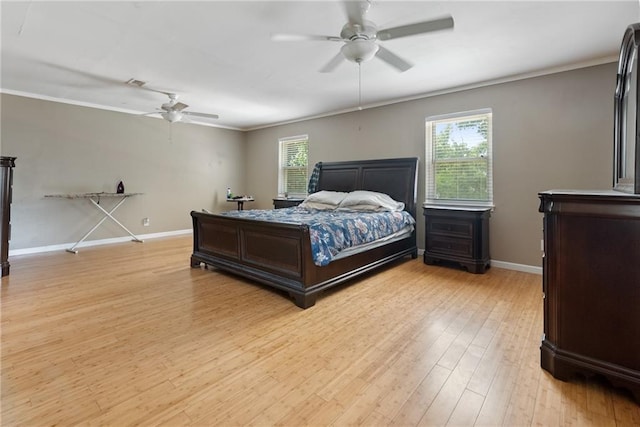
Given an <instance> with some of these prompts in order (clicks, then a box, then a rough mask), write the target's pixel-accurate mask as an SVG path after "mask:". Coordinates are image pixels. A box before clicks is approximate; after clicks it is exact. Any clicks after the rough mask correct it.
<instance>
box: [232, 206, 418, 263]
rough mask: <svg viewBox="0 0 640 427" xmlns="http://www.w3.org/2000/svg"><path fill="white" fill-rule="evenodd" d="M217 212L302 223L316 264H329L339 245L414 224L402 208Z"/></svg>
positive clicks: (370, 239)
mask: <svg viewBox="0 0 640 427" xmlns="http://www.w3.org/2000/svg"><path fill="white" fill-rule="evenodd" d="M220 215H224V216H231V217H238V218H248V219H255V220H259V221H270V222H280V223H286V224H306V225H307V226H308V227H309V234H310V236H311V252H312V253H313V262H314V264H316V265H318V266H323V265H327V264H329V262H331V260H332V259H333V257H334V256H336V255H337V254H338V253H339V252H340V251H341V250H343V249H347V248H350V247H354V246H358V245H361V244H364V243H369V242H373V241H375V240H378V239H381V238H383V237H386V236H388V235H390V234H393V233H395V232H397V231H399V230H401V229H403V228H405V227H407V226H413V225H414V224H415V220H414V219H413V217H412V216H411V214H409V213H408V212H406V211H402V212H374V213H369V212H340V211H317V210H307V209H303V208H300V207H293V208H285V209H268V210H260V209H251V210H243V211H228V212H223V213H221V214H220Z"/></svg>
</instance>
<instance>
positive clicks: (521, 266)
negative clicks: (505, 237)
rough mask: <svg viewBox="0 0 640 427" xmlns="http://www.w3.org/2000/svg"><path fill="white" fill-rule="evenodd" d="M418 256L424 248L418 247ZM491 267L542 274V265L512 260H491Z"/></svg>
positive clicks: (422, 252)
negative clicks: (517, 262)
mask: <svg viewBox="0 0 640 427" xmlns="http://www.w3.org/2000/svg"><path fill="white" fill-rule="evenodd" d="M418 254H419V255H420V256H422V255H424V249H418ZM491 266H492V267H498V268H504V269H505V270H515V271H522V272H524V273H532V274H540V275H541V274H542V267H536V266H534V265H526V264H516V263H514V262H506V261H497V260H495V259H492V260H491Z"/></svg>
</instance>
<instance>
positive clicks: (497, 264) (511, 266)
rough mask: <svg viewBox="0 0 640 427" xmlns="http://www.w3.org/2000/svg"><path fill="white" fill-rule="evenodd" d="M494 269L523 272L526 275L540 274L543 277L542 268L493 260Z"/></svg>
mask: <svg viewBox="0 0 640 427" xmlns="http://www.w3.org/2000/svg"><path fill="white" fill-rule="evenodd" d="M491 266H492V267H498V268H504V269H506V270H516V271H522V272H524V273H532V274H540V275H542V267H536V266H535V265H526V264H516V263H513V262H506V261H496V260H493V259H492V260H491Z"/></svg>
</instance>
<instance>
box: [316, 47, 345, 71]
mask: <svg viewBox="0 0 640 427" xmlns="http://www.w3.org/2000/svg"><path fill="white" fill-rule="evenodd" d="M343 60H344V55H343V54H342V52H338V53H337V54H336V55H335V56H334V57H333V58H331V60H329V62H327V63H326V65H325V66H324V67H322V68H320V72H321V73H330V72H332V71H333V70H335V69H336V67H337V66H338V65H340V64H341V63H342V61H343Z"/></svg>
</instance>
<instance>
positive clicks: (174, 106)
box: [126, 79, 218, 123]
mask: <svg viewBox="0 0 640 427" xmlns="http://www.w3.org/2000/svg"><path fill="white" fill-rule="evenodd" d="M126 84H128V85H132V86H137V87H140V88H143V89H146V90H150V91H152V92H158V93H163V94H165V95H167V96H168V97H169V101H168V102H165V103H164V104H162V105H161V106H160V108H159V109H158V111H152V112H150V113H144V114H142V115H143V116H150V115H153V114H159V115H160V116H161V117H162V118H163V119H165V120H166V121H168V122H170V123H175V122H187V121H188V118H189V117H202V118H207V119H217V118H218V115H217V114H207V113H196V112H194V111H184V110H185V108H187V107H188V105H187V104H185V103H183V102H179V101H178V95H177V94H175V93H171V92H163V91H161V90H157V89H151V88H149V87H145V86H144V85H145V84H146V83H145V82H143V81H140V80H136V79H129V80H128V81H126ZM185 118H187V120H185Z"/></svg>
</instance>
